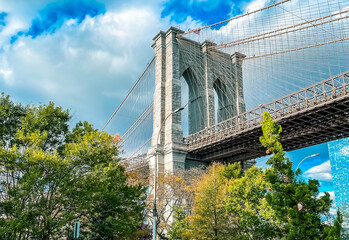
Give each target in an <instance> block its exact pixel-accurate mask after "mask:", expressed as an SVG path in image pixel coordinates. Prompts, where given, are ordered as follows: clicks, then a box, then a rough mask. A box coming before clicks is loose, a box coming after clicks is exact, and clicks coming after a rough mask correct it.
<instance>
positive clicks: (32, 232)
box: [0, 94, 145, 239]
mask: <svg viewBox="0 0 349 240" xmlns="http://www.w3.org/2000/svg"><path fill="white" fill-rule="evenodd" d="M0 113H4V115H1V122H0V128H1V129H7V130H6V131H4V132H1V134H2V135H1V137H2V139H1V144H0V165H1V170H0V187H1V191H2V193H1V197H0V215H1V218H0V239H28V238H30V239H57V238H61V237H63V236H66V233H67V232H70V233H71V232H72V227H73V223H74V221H80V222H81V236H83V237H86V238H87V239H123V238H127V237H128V236H130V235H131V234H132V233H133V232H135V231H136V229H137V227H138V226H139V225H140V224H141V223H142V220H143V215H142V213H143V210H144V202H145V201H144V198H145V189H144V187H142V186H141V185H137V184H136V185H134V186H130V185H129V184H128V182H127V176H126V174H125V170H124V168H123V167H122V166H121V165H120V164H119V159H118V147H117V146H116V145H115V144H114V143H113V138H112V137H111V136H110V135H109V134H107V133H105V132H102V133H101V132H98V131H97V130H95V129H94V128H93V126H92V125H91V124H89V123H87V122H84V123H81V122H80V123H78V124H77V126H76V127H75V128H74V129H73V130H72V131H71V132H70V131H69V124H68V123H69V120H70V118H71V116H70V115H69V112H68V111H63V110H62V109H61V108H60V107H55V106H54V104H53V103H49V104H48V105H42V106H39V107H35V106H26V107H23V106H22V105H15V104H14V103H13V102H12V101H10V98H9V96H5V95H4V94H2V96H1V98H0Z"/></svg>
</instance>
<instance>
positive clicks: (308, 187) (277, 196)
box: [260, 112, 331, 240]
mask: <svg viewBox="0 0 349 240" xmlns="http://www.w3.org/2000/svg"><path fill="white" fill-rule="evenodd" d="M262 131H263V136H261V137H260V142H261V143H262V145H263V146H264V147H266V148H267V152H269V153H271V154H272V156H271V157H270V158H269V159H268V161H267V164H269V165H271V168H269V169H267V170H266V180H267V181H268V182H269V183H270V184H271V188H270V191H269V192H268V193H267V195H266V200H267V203H268V204H269V205H270V207H271V208H272V209H273V211H274V212H275V216H276V218H277V220H278V221H279V222H280V223H281V224H282V229H281V232H280V233H281V234H280V237H283V238H284V239H302V240H303V239H324V238H325V233H324V227H325V226H326V225H325V223H323V222H322V221H321V216H322V215H324V214H326V213H327V212H328V211H329V209H330V204H331V200H330V196H329V194H328V193H325V195H324V196H322V197H319V189H318V188H319V181H317V180H308V181H307V182H306V181H303V180H299V179H298V178H297V175H298V174H300V170H298V172H294V171H293V170H292V162H291V161H290V160H289V159H288V158H287V157H285V152H284V151H283V148H282V144H281V143H280V133H281V132H282V128H281V126H280V125H278V124H277V122H276V121H273V120H272V117H271V116H270V114H269V113H267V112H264V113H263V122H262Z"/></svg>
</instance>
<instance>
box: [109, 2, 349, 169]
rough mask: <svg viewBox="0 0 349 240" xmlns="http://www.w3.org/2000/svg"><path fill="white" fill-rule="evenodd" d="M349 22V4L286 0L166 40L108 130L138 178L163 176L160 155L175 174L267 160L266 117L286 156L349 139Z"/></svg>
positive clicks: (163, 36)
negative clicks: (151, 173) (144, 173)
mask: <svg viewBox="0 0 349 240" xmlns="http://www.w3.org/2000/svg"><path fill="white" fill-rule="evenodd" d="M348 18H349V0H305V1H295V0H282V1H274V2H271V3H269V5H267V6H265V7H263V8H261V9H253V8H250V9H248V11H246V12H245V13H244V14H242V15H238V16H234V17H232V18H230V19H227V20H224V21H221V22H218V23H215V24H212V25H208V26H201V27H198V26H195V27H194V28H192V29H188V30H187V31H184V30H181V29H180V27H176V28H174V27H171V28H169V29H168V30H167V31H166V32H162V31H160V32H159V33H158V34H157V35H156V36H155V37H154V39H153V45H152V47H153V49H154V52H155V55H154V57H153V58H152V59H151V60H150V61H149V63H148V64H147V65H146V67H145V70H144V72H143V73H142V74H141V75H140V77H139V78H138V79H137V80H136V81H135V84H134V86H133V87H132V89H131V90H130V91H129V92H128V94H127V95H126V97H125V99H124V100H123V101H122V102H121V104H120V105H119V106H118V107H117V109H116V110H115V112H114V113H113V114H112V116H111V117H110V119H109V120H108V121H107V123H106V125H105V126H104V128H103V129H104V130H107V131H108V132H111V133H116V132H117V133H119V134H120V136H121V139H122V140H121V142H120V144H121V145H122V148H123V163H125V165H126V166H127V167H128V169H129V170H134V169H137V168H141V167H142V168H143V167H154V164H155V155H156V154H158V156H159V161H158V163H159V169H160V171H169V172H174V171H176V170H177V169H183V168H189V167H191V166H197V165H198V164H207V163H209V162H211V161H226V162H234V161H242V162H247V163H248V160H252V159H255V158H257V157H261V156H264V155H265V154H266V152H265V149H263V148H262V147H261V145H260V144H259V136H260V135H261V128H260V127H261V121H262V114H263V112H265V111H267V112H269V113H270V114H271V115H272V116H273V118H274V119H276V120H277V121H278V122H279V123H280V124H281V125H282V127H283V134H282V138H281V142H282V143H283V146H284V148H285V150H287V151H290V150H296V149H300V148H304V147H308V146H312V145H316V144H319V143H324V142H329V141H332V140H335V139H340V138H345V137H349V54H348V51H349V41H348V40H349V20H348ZM183 106H185V108H184V110H182V111H180V112H177V111H176V110H177V109H180V108H181V107H183Z"/></svg>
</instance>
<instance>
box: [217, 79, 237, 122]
mask: <svg viewBox="0 0 349 240" xmlns="http://www.w3.org/2000/svg"><path fill="white" fill-rule="evenodd" d="M213 90H214V106H215V114H214V115H215V123H219V122H222V121H224V120H226V119H228V118H229V116H230V113H229V112H228V111H229V110H232V109H230V107H232V104H230V103H229V96H228V92H227V87H226V86H225V84H224V83H223V81H222V80H220V79H219V78H217V79H216V81H215V82H214V83H213Z"/></svg>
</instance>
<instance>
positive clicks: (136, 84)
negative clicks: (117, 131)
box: [101, 57, 155, 131]
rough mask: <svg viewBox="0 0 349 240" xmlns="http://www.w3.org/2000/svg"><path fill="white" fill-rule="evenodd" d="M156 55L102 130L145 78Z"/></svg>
mask: <svg viewBox="0 0 349 240" xmlns="http://www.w3.org/2000/svg"><path fill="white" fill-rule="evenodd" d="M154 60H155V57H153V58H152V60H151V61H150V62H149V63H148V65H147V67H146V68H145V70H144V71H143V73H142V74H141V76H140V77H139V78H138V80H137V81H136V83H135V84H134V85H133V87H132V88H131V90H130V91H129V92H128V93H127V95H126V97H125V98H124V99H123V100H122V102H121V103H120V105H119V106H118V107H117V109H116V110H115V111H114V113H113V114H112V115H111V117H110V118H109V120H108V121H107V123H106V124H105V125H104V127H103V128H102V130H101V131H103V130H104V129H105V128H106V127H107V125H108V124H109V123H110V121H111V120H112V119H113V117H114V116H115V114H116V113H117V112H118V111H119V109H120V108H121V106H122V105H123V104H124V102H125V101H126V99H127V98H128V97H129V96H130V94H131V93H132V91H133V90H134V89H135V87H136V86H137V85H138V83H139V82H140V81H141V79H142V78H143V76H144V74H145V73H146V72H147V71H148V69H149V67H150V66H151V64H152V63H153V62H154Z"/></svg>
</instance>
